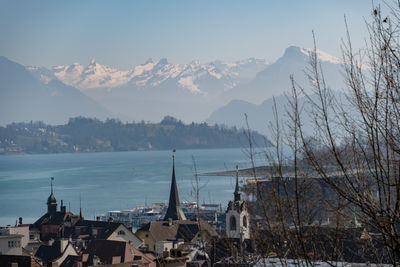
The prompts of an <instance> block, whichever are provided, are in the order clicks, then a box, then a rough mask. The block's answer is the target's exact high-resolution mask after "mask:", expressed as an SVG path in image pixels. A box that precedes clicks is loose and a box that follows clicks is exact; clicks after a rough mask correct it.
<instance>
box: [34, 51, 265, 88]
mask: <svg viewBox="0 0 400 267" xmlns="http://www.w3.org/2000/svg"><path fill="white" fill-rule="evenodd" d="M265 66H267V64H266V61H265V60H264V59H256V58H249V59H245V60H241V61H237V62H222V61H215V62H210V63H205V64H202V63H200V62H199V61H197V60H194V61H192V62H190V63H188V64H172V63H169V62H168V60H167V59H166V58H162V59H160V60H159V61H156V62H153V60H152V59H149V60H147V61H146V62H145V63H144V64H140V65H137V66H134V67H133V68H132V69H130V70H118V69H114V68H111V67H107V66H104V65H101V64H99V63H97V62H96V61H95V59H92V60H91V62H90V64H89V65H88V66H86V67H85V66H83V65H81V64H80V63H73V64H71V65H60V66H55V67H53V68H52V69H50V70H49V69H45V68H38V67H33V66H30V67H28V70H30V71H31V72H34V73H39V75H41V76H42V77H43V79H44V80H46V79H47V80H48V79H54V78H57V79H59V80H60V81H62V82H63V83H64V84H67V85H70V86H74V87H76V88H79V89H80V90H87V89H93V88H107V89H109V90H111V89H112V88H116V87H121V86H125V85H128V84H129V85H132V86H135V87H138V88H141V87H148V88H150V87H156V86H159V85H160V84H162V83H163V82H165V81H167V80H169V79H173V80H176V83H177V85H179V86H181V87H182V88H185V89H188V90H190V91H191V92H193V93H205V92H206V91H203V90H202V89H201V88H200V83H201V82H200V80H201V79H204V78H211V77H213V78H215V79H217V80H221V84H222V85H223V89H227V88H228V89H229V88H232V87H234V86H236V85H237V84H238V83H241V82H243V81H245V80H246V79H248V80H249V79H251V78H253V77H255V75H256V73H257V72H259V71H261V70H262V69H264V68H265Z"/></svg>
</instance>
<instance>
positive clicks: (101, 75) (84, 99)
mask: <svg viewBox="0 0 400 267" xmlns="http://www.w3.org/2000/svg"><path fill="white" fill-rule="evenodd" d="M310 51H311V50H309V49H304V48H299V47H295V46H291V47H288V48H287V49H286V50H285V52H284V54H283V55H282V56H281V57H280V58H279V59H278V60H277V61H275V62H273V63H267V62H266V60H265V59H257V58H249V59H245V60H241V61H237V62H223V61H213V62H209V63H200V62H199V61H192V62H190V63H188V64H173V63H170V62H168V60H167V59H160V60H158V61H153V60H151V59H149V60H148V61H146V62H145V63H143V64H140V65H137V66H134V67H132V68H131V69H129V70H119V69H116V68H111V67H108V66H104V65H102V64H100V63H98V62H96V61H95V60H94V59H93V60H92V61H91V62H90V64H88V65H87V66H84V65H81V64H80V63H73V64H71V65H60V66H55V67H52V68H49V69H48V68H43V67H35V66H27V67H24V66H22V65H19V64H18V63H15V62H12V61H10V60H8V59H6V58H4V57H1V58H0V67H1V69H0V70H1V73H0V89H1V91H0V96H1V99H2V100H1V106H2V108H1V110H0V111H1V114H2V115H0V124H5V123H9V122H13V121H29V120H42V121H44V122H47V123H52V124H57V123H59V124H60V123H65V122H66V121H67V119H68V117H72V116H77V115H82V116H91V117H97V118H100V119H104V118H107V117H117V118H120V119H122V120H136V121H140V120H146V121H160V120H161V119H162V118H163V117H164V116H165V115H170V116H174V117H176V118H179V119H182V120H183V121H184V122H192V121H197V122H200V121H207V122H210V123H220V124H226V125H229V126H233V125H236V126H239V127H240V126H241V125H238V123H237V122H235V123H234V122H233V120H231V119H230V118H228V117H226V116H221V115H220V114H221V111H220V110H219V109H220V108H222V109H225V110H226V107H225V106H226V105H227V106H229V107H232V106H235V108H234V111H232V112H230V114H229V116H235V117H237V118H238V119H239V120H242V121H243V119H242V118H243V115H242V116H240V115H238V114H243V113H245V112H246V108H243V107H245V106H246V105H247V106H251V105H260V104H261V103H263V101H266V100H267V101H266V103H269V102H268V99H269V98H271V97H272V96H279V95H282V94H283V93H284V92H286V91H288V90H289V89H290V80H289V76H290V75H291V74H293V75H294V77H295V79H296V81H297V82H299V83H300V84H304V85H307V84H308V81H307V80H306V78H305V76H304V69H305V68H306V67H307V65H308V62H309V53H310ZM317 53H318V57H319V59H320V61H321V65H322V67H323V69H324V71H325V76H326V77H328V78H327V82H328V84H329V85H330V86H331V87H333V88H338V89H340V88H341V87H342V83H341V81H342V79H341V76H340V74H339V70H340V66H341V64H340V61H339V60H338V59H337V58H335V57H332V56H330V55H328V54H326V53H324V52H322V51H318V52H317ZM17 92H18V93H17ZM231 101H232V102H231ZM241 101H242V102H241ZM243 101H246V102H243ZM3 102H4V103H3ZM246 103H248V104H246ZM236 104H238V105H236ZM267 109H268V108H267ZM271 110H272V109H271ZM218 114H219V115H218ZM233 114H235V115H233ZM260 116H261V114H260ZM261 117H262V116H261ZM255 123H257V124H260V122H259V121H258V120H257V122H255Z"/></svg>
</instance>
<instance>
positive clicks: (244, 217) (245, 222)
mask: <svg viewBox="0 0 400 267" xmlns="http://www.w3.org/2000/svg"><path fill="white" fill-rule="evenodd" d="M243 227H247V217H246V216H243Z"/></svg>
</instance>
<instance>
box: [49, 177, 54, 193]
mask: <svg viewBox="0 0 400 267" xmlns="http://www.w3.org/2000/svg"><path fill="white" fill-rule="evenodd" d="M53 181H54V177H50V184H51V193H52V194H53Z"/></svg>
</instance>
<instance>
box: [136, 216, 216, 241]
mask: <svg viewBox="0 0 400 267" xmlns="http://www.w3.org/2000/svg"><path fill="white" fill-rule="evenodd" d="M200 227H201V229H202V230H204V231H207V232H208V234H209V235H210V236H215V237H217V236H218V234H217V232H216V231H215V230H214V228H213V227H212V226H211V225H209V224H208V223H206V222H204V221H201V223H200ZM138 231H149V232H150V233H151V235H152V236H153V237H154V239H155V240H156V241H167V240H177V239H180V238H181V239H183V240H184V241H185V242H189V241H191V240H192V239H193V238H194V237H195V236H196V234H197V233H198V232H199V227H198V224H197V222H196V221H190V220H177V221H172V224H171V225H169V223H168V222H166V221H159V222H149V223H148V224H146V225H145V226H143V227H142V228H141V229H139V230H138Z"/></svg>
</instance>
